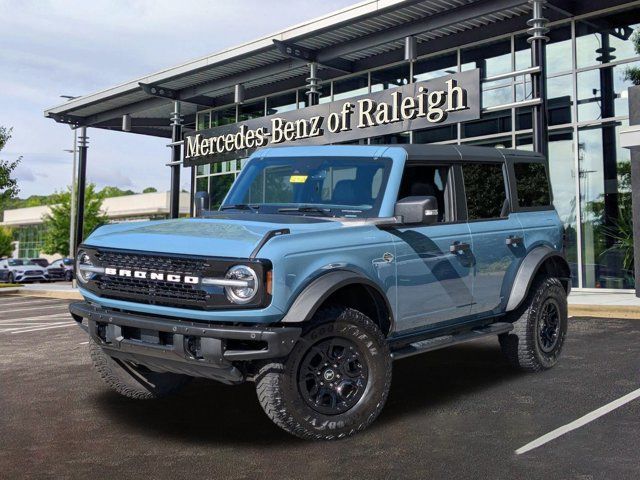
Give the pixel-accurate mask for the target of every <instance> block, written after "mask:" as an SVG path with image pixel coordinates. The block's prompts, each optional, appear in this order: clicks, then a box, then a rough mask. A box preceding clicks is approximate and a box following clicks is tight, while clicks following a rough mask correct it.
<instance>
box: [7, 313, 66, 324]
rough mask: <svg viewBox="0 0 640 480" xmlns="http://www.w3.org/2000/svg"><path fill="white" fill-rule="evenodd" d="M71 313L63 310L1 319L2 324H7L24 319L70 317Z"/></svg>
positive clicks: (25, 320) (24, 320)
mask: <svg viewBox="0 0 640 480" xmlns="http://www.w3.org/2000/svg"><path fill="white" fill-rule="evenodd" d="M69 317H70V315H69V314H68V313H67V312H62V313H51V314H46V315H36V316H33V317H18V318H5V319H4V320H0V325H2V324H5V323H15V322H18V321H22V322H29V321H31V320H38V321H41V320H47V319H51V320H53V319H58V318H69Z"/></svg>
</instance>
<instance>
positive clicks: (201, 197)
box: [193, 192, 209, 217]
mask: <svg viewBox="0 0 640 480" xmlns="http://www.w3.org/2000/svg"><path fill="white" fill-rule="evenodd" d="M193 201H194V202H195V214H196V217H202V212H204V211H205V210H206V209H207V208H209V194H208V193H207V192H196V193H195V195H194V196H193Z"/></svg>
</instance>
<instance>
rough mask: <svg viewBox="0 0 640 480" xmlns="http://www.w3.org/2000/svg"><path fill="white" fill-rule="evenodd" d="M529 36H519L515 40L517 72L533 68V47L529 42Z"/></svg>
mask: <svg viewBox="0 0 640 480" xmlns="http://www.w3.org/2000/svg"><path fill="white" fill-rule="evenodd" d="M528 38H529V35H518V36H516V39H515V57H516V70H524V69H525V68H530V67H531V45H529V42H527V39H528Z"/></svg>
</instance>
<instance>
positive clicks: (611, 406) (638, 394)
mask: <svg viewBox="0 0 640 480" xmlns="http://www.w3.org/2000/svg"><path fill="white" fill-rule="evenodd" d="M637 398H640V388H639V389H638V390H634V391H633V392H631V393H627V394H626V395H625V396H624V397H620V398H619V399H617V400H614V401H613V402H611V403H607V404H606V405H604V406H602V407H600V408H598V409H597V410H594V411H593V412H590V413H587V414H586V415H585V416H583V417H580V418H578V419H577V420H574V421H573V422H571V423H568V424H566V425H564V426H562V427H560V428H556V429H555V430H553V431H552V432H549V433H547V434H546V435H543V436H541V437H540V438H537V439H536V440H534V441H533V442H530V443H527V444H526V445H525V446H523V447H520V448H519V449H517V450H516V454H517V455H521V454H523V453H526V452H529V451H531V450H533V449H534V448H538V447H539V446H541V445H544V444H545V443H548V442H550V441H552V440H555V439H556V438H558V437H560V436H562V435H564V434H565V433H569V432H571V431H573V430H576V429H578V428H580V427H583V426H585V425H586V424H587V423H590V422H593V421H594V420H596V419H598V418H600V417H602V416H603V415H606V414H607V413H609V412H612V411H613V410H615V409H616V408H619V407H621V406H623V405H625V404H627V403H629V402H632V401H633V400H635V399H637Z"/></svg>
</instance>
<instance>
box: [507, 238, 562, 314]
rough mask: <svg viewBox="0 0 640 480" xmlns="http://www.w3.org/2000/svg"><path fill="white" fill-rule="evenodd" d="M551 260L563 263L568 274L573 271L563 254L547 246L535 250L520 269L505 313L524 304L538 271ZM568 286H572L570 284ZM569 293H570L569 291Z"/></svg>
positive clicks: (528, 255)
mask: <svg viewBox="0 0 640 480" xmlns="http://www.w3.org/2000/svg"><path fill="white" fill-rule="evenodd" d="M549 258H555V259H557V260H559V261H560V262H562V264H563V265H564V267H565V268H566V271H567V272H570V271H571V270H570V268H569V264H568V263H567V260H566V259H565V257H564V255H562V253H560V252H558V251H557V250H554V249H552V248H551V247H548V246H546V245H543V246H540V247H536V248H534V249H533V250H531V251H530V252H529V253H528V254H527V256H526V257H525V258H524V260H523V261H522V263H521V264H520V267H519V268H518V272H517V273H516V277H515V280H514V281H513V285H512V287H511V293H510V294H509V301H508V302H507V306H506V308H505V311H507V312H511V311H513V310H515V309H516V308H518V307H519V306H520V305H521V304H522V302H523V301H524V299H525V298H526V297H527V294H528V293H529V289H530V288H531V284H532V283H533V279H534V278H535V276H536V274H537V273H538V270H540V267H541V266H542V264H543V263H544V262H546V261H547V260H548V259H549ZM567 278H569V277H563V278H562V279H567ZM568 285H571V284H570V282H569V283H568ZM569 288H570V287H569ZM567 293H569V292H568V291H567Z"/></svg>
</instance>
